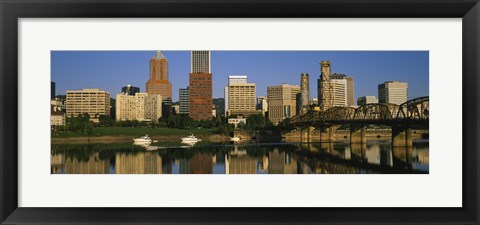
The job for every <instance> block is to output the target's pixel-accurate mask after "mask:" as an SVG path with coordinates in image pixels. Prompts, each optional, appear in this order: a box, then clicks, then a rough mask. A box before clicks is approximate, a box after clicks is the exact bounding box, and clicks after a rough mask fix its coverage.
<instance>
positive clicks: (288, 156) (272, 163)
mask: <svg viewBox="0 0 480 225" xmlns="http://www.w3.org/2000/svg"><path fill="white" fill-rule="evenodd" d="M292 155H293V153H292V152H281V151H279V150H278V148H274V149H273V151H270V152H269V153H268V173H269V174H296V173H297V161H296V160H295V159H294V158H293V157H292Z"/></svg>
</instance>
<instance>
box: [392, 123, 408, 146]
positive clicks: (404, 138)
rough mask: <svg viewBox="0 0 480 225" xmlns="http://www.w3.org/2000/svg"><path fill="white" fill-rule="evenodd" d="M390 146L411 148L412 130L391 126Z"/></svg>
mask: <svg viewBox="0 0 480 225" xmlns="http://www.w3.org/2000/svg"><path fill="white" fill-rule="evenodd" d="M392 146H410V147H411V146H413V141H412V129H410V128H408V127H402V126H393V127H392Z"/></svg>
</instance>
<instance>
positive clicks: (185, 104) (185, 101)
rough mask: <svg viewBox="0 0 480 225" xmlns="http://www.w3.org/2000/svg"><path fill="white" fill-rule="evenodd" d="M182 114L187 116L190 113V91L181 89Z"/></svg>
mask: <svg viewBox="0 0 480 225" xmlns="http://www.w3.org/2000/svg"><path fill="white" fill-rule="evenodd" d="M178 99H179V101H180V103H179V104H180V114H187V115H188V113H189V112H190V90H189V87H187V88H180V90H179V98H178Z"/></svg>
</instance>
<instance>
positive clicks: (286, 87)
mask: <svg viewBox="0 0 480 225" xmlns="http://www.w3.org/2000/svg"><path fill="white" fill-rule="evenodd" d="M267 92H268V96H267V99H268V117H269V118H270V121H272V122H273V123H279V122H281V121H283V120H284V119H286V118H290V117H292V116H295V115H296V112H297V111H296V109H297V104H298V103H299V102H297V96H298V94H300V86H298V85H290V84H282V85H279V86H270V87H267Z"/></svg>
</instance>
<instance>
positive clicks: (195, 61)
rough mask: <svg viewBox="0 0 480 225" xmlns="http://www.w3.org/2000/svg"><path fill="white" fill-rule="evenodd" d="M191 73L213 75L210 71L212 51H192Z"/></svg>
mask: <svg viewBox="0 0 480 225" xmlns="http://www.w3.org/2000/svg"><path fill="white" fill-rule="evenodd" d="M190 60H191V62H192V64H191V69H190V73H212V72H211V69H210V51H192V52H191V54H190Z"/></svg>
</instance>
